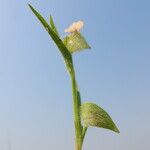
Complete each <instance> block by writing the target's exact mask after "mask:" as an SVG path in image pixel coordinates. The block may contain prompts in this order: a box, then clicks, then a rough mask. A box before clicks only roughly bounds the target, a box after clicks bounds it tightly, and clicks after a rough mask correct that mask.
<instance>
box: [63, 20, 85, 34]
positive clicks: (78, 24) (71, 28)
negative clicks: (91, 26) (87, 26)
mask: <svg viewBox="0 0 150 150" xmlns="http://www.w3.org/2000/svg"><path fill="white" fill-rule="evenodd" d="M83 26H84V22H83V21H77V22H74V23H72V24H71V25H70V26H69V28H67V29H65V32H69V33H72V32H75V31H78V32H79V31H80V30H81V29H82V28H83Z"/></svg>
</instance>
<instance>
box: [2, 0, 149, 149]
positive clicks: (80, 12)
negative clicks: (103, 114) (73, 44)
mask: <svg viewBox="0 0 150 150" xmlns="http://www.w3.org/2000/svg"><path fill="white" fill-rule="evenodd" d="M27 3H31V4H32V5H33V6H34V7H36V8H37V9H38V10H39V11H40V12H41V13H42V14H43V15H44V17H46V18H47V19H48V17H49V15H50V14H51V15H52V16H53V17H54V20H55V22H56V25H57V27H58V29H59V32H60V34H61V35H62V37H63V36H65V34H64V32H63V31H64V29H65V28H66V27H68V25H69V24H70V23H72V22H74V21H77V20H80V19H82V20H84V22H85V27H84V29H83V31H82V33H83V35H84V36H85V37H86V39H87V41H88V42H89V44H90V45H91V47H92V49H91V50H86V51H84V52H81V53H76V54H74V63H75V68H76V74H77V80H78V83H79V87H80V91H81V94H82V99H83V101H92V102H95V103H97V104H99V105H100V106H101V107H103V108H104V109H105V110H107V112H108V113H109V114H110V115H111V117H112V118H113V120H114V121H115V122H116V124H117V126H118V127H119V129H120V131H121V133H120V134H115V133H113V132H110V131H107V130H104V129H97V128H90V129H89V130H88V133H87V135H86V139H85V143H84V150H92V149H94V150H99V149H105V150H110V149H111V150H120V149H121V150H127V149H128V150H141V149H145V150H146V149H149V147H150V143H149V138H150V117H149V114H150V109H149V107H150V92H149V91H150V15H149V14H150V9H149V6H150V2H149V1H148V0H143V1H140V0H126V1H125V0H114V1H111V0H96V1H90V0H82V1H80V0H75V1H73V0H42V1H39V0H36V1H35V0H30V1H26V0H22V1H20V0H13V1H10V0H0V20H1V23H0V133H1V134H0V149H1V150H8V149H9V148H8V147H9V145H11V150H20V149H21V150H35V149H36V150H42V149H44V150H49V149H56V150H57V149H62V150H70V149H73V144H74V143H73V140H74V131H73V117H72V116H73V115H72V97H71V89H70V87H71V84H70V79H69V77H68V74H67V72H66V70H65V67H64V64H63V63H62V62H63V61H62V59H61V58H60V54H59V52H58V50H57V48H56V47H55V45H54V44H53V42H52V41H51V39H50V38H49V36H48V35H47V33H46V32H45V31H44V30H43V28H42V26H41V25H40V23H39V22H38V21H37V19H36V18H35V17H34V15H33V14H32V12H31V11H30V10H29V8H28V6H27Z"/></svg>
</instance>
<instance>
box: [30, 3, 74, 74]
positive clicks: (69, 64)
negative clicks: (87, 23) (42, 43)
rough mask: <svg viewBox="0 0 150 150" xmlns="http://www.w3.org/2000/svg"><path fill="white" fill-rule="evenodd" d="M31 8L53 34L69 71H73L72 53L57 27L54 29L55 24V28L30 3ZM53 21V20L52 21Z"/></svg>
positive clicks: (49, 32)
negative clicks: (60, 36) (58, 33)
mask: <svg viewBox="0 0 150 150" xmlns="http://www.w3.org/2000/svg"><path fill="white" fill-rule="evenodd" d="M28 5H29V7H30V9H31V10H32V12H33V13H34V14H35V16H36V17H37V18H38V19H39V21H40V22H41V23H42V25H43V26H44V28H45V29H46V31H47V32H48V34H49V35H50V36H51V38H52V39H53V41H54V42H55V44H56V45H57V47H58V49H59V50H60V52H61V54H62V56H63V58H64V60H65V63H66V66H67V69H68V71H69V72H70V73H71V72H72V70H73V64H72V56H71V53H70V52H69V51H68V49H67V48H66V46H65V45H64V43H63V41H62V40H61V39H60V38H59V36H58V35H57V33H56V28H55V31H54V30H53V29H54V24H53V25H52V26H53V29H52V28H51V27H50V26H49V24H48V23H47V22H46V20H45V19H44V18H43V17H42V16H41V14H40V13H39V12H37V11H36V10H35V9H34V8H33V7H32V6H31V5H30V4H28ZM51 23H52V22H51Z"/></svg>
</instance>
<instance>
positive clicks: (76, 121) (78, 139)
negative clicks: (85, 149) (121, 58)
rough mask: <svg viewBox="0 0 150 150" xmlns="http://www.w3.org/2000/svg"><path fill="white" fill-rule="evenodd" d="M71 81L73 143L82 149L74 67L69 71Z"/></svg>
mask: <svg viewBox="0 0 150 150" xmlns="http://www.w3.org/2000/svg"><path fill="white" fill-rule="evenodd" d="M71 81H72V95H73V108H74V125H75V136H76V137H75V140H76V141H75V145H76V150H81V149H82V125H81V120H80V104H81V102H80V100H79V98H78V90H77V84H76V79H75V71H74V67H73V69H72V73H71Z"/></svg>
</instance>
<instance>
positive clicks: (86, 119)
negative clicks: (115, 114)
mask: <svg viewBox="0 0 150 150" xmlns="http://www.w3.org/2000/svg"><path fill="white" fill-rule="evenodd" d="M80 110H81V111H80V113H81V120H82V123H83V125H84V126H86V127H89V126H95V127H100V128H105V129H109V130H112V131H114V132H118V133H119V130H118V128H117V127H116V125H115V124H114V122H113V120H112V119H111V117H110V116H109V115H108V113H107V112H106V111H105V110H103V109H102V108H101V107H99V106H97V105H96V104H93V103H89V102H88V103H83V104H82V105H81V107H80Z"/></svg>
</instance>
